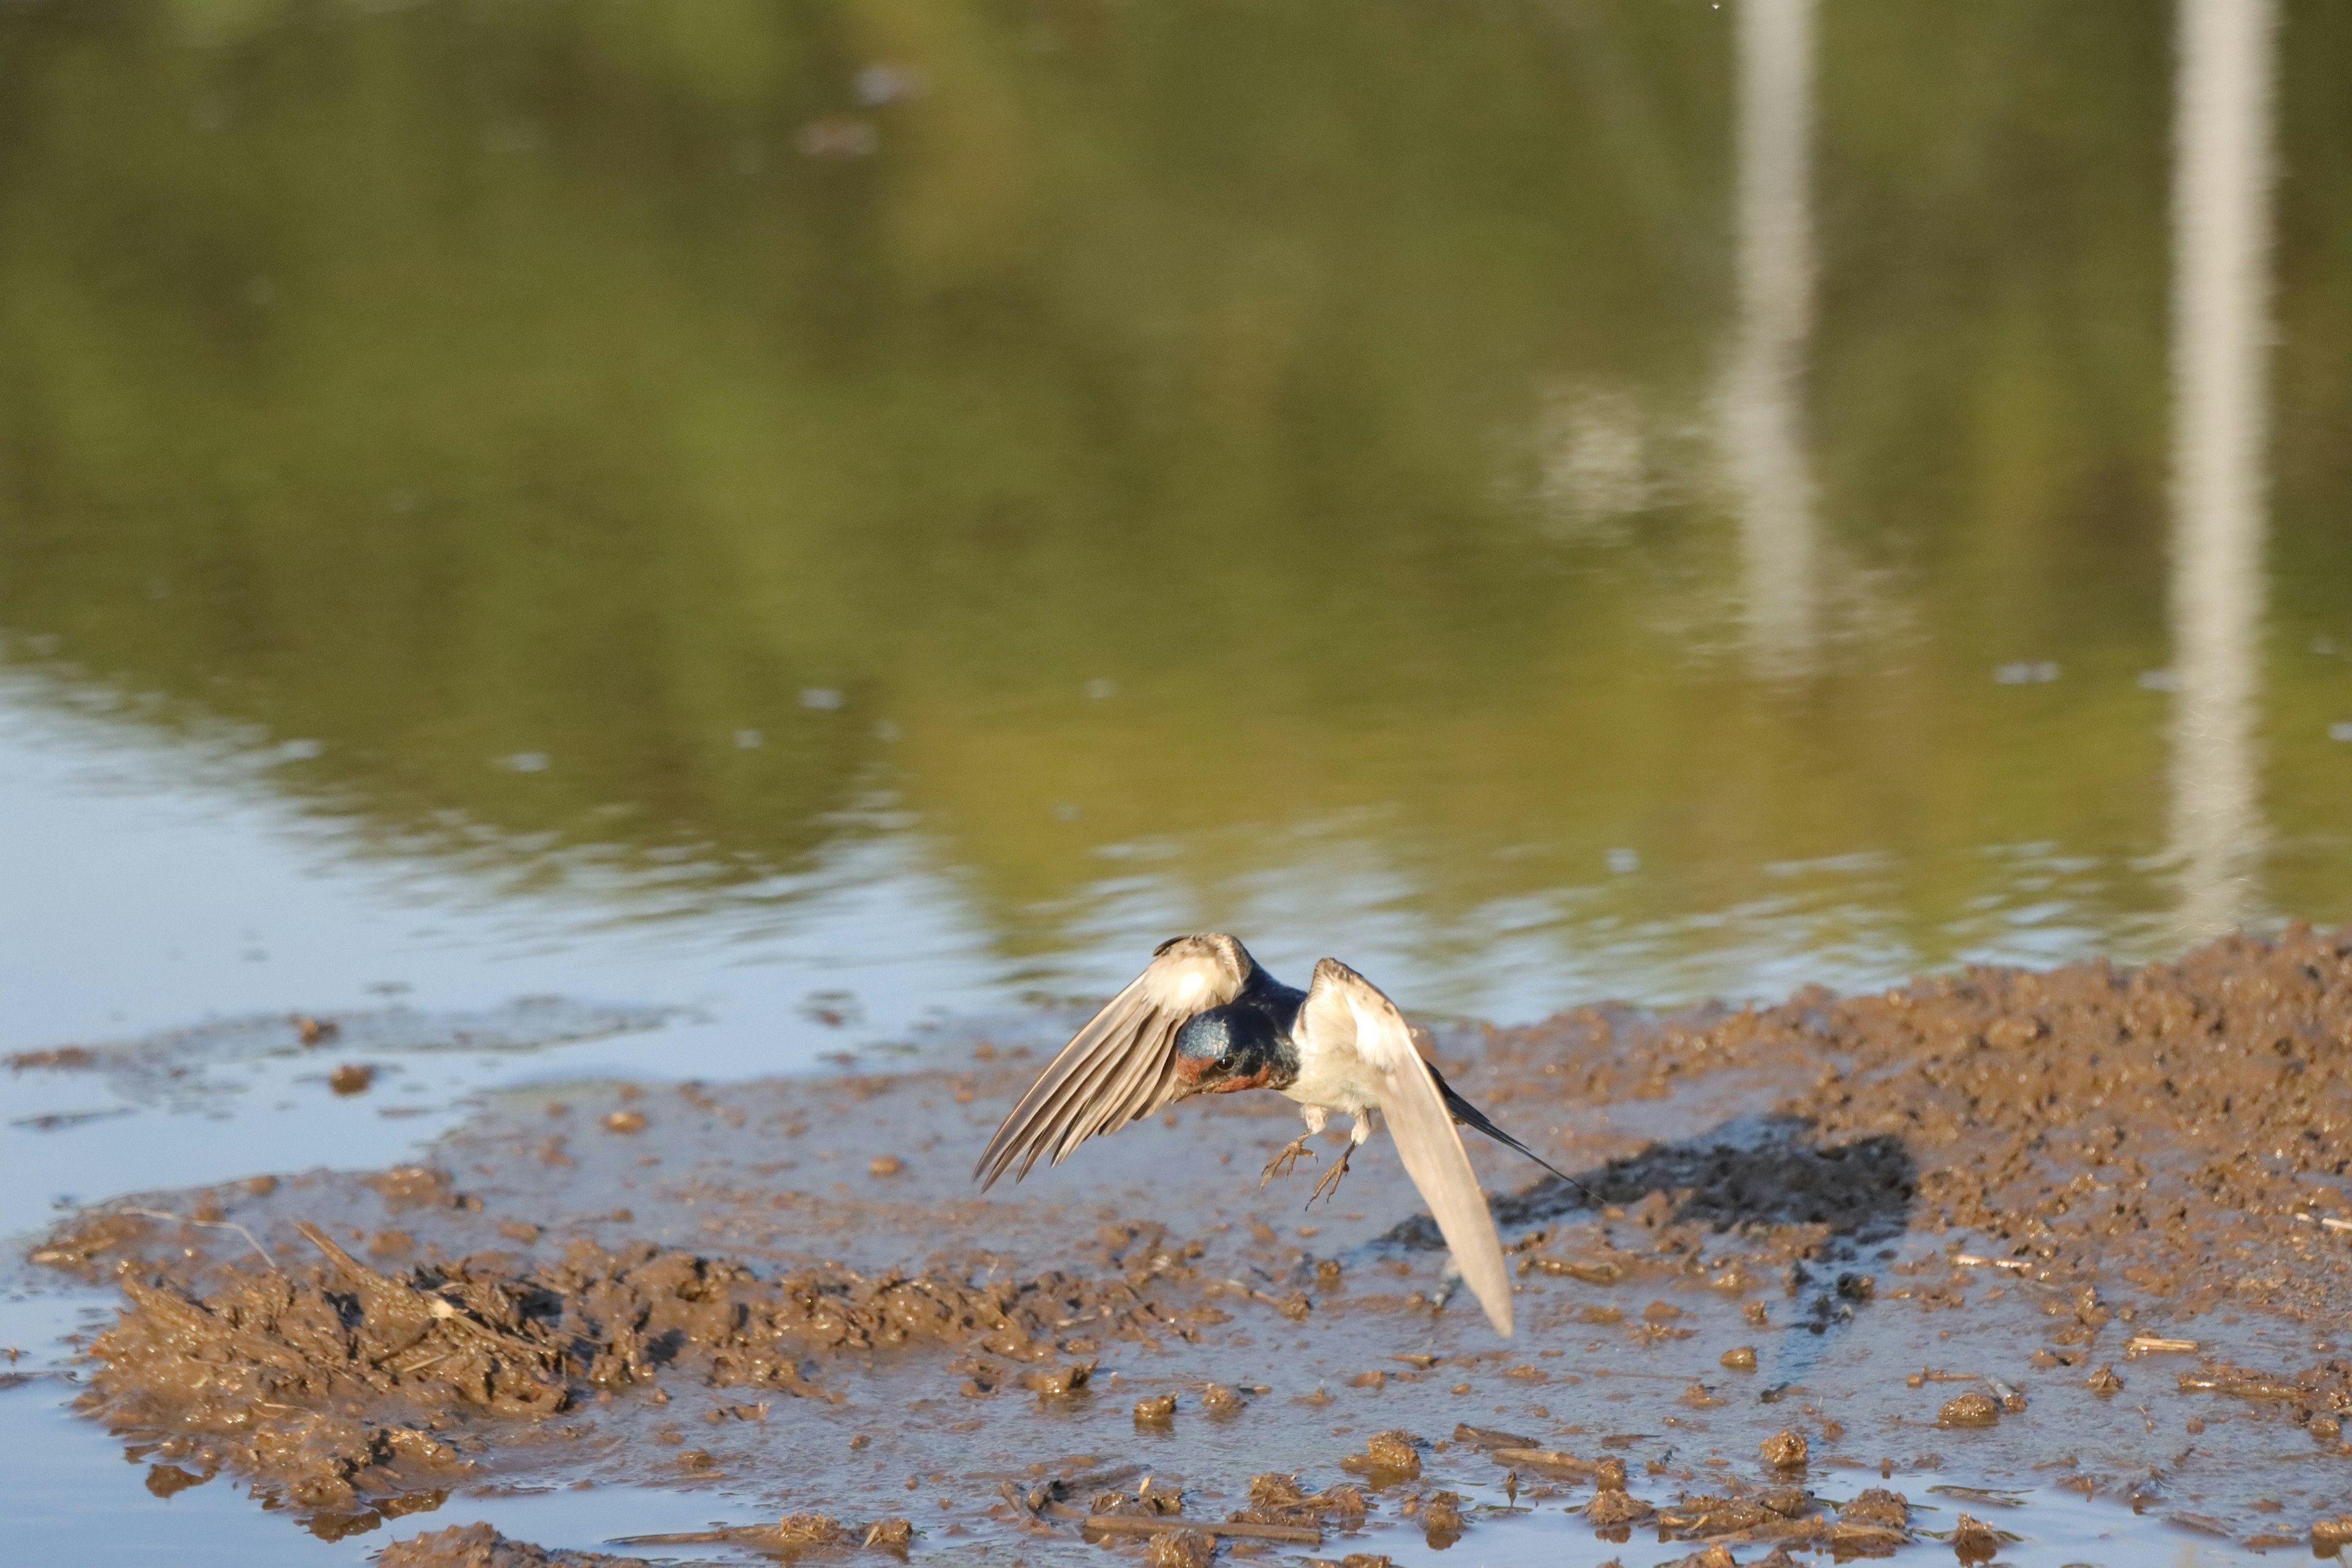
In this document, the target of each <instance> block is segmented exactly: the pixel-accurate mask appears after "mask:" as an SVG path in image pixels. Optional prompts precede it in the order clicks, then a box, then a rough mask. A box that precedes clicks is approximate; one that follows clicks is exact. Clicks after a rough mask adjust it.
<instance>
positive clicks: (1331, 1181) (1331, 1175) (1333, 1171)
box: [1307, 1145, 1356, 1208]
mask: <svg viewBox="0 0 2352 1568" xmlns="http://www.w3.org/2000/svg"><path fill="white" fill-rule="evenodd" d="M1355 1152H1356V1151H1355V1148H1354V1147H1353V1146H1352V1145H1350V1146H1349V1147H1348V1148H1346V1149H1342V1150H1341V1151H1340V1152H1339V1163H1338V1164H1336V1165H1334V1166H1332V1167H1331V1168H1330V1169H1329V1170H1328V1171H1326V1172H1324V1173H1323V1178H1322V1180H1320V1181H1318V1182H1317V1183H1316V1184H1315V1190H1314V1191H1313V1192H1311V1193H1309V1194H1307V1207H1308V1208H1313V1207H1314V1206H1315V1200H1316V1199H1317V1198H1328V1197H1332V1196H1334V1195H1336V1194H1338V1193H1339V1178H1340V1177H1342V1176H1344V1175H1346V1174H1347V1173H1348V1160H1349V1156H1350V1155H1352V1154H1354V1153H1355Z"/></svg>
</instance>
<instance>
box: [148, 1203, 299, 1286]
mask: <svg viewBox="0 0 2352 1568" xmlns="http://www.w3.org/2000/svg"><path fill="white" fill-rule="evenodd" d="M114 1212H115V1213H116V1214H135V1215H138V1216H139V1217H140V1218H141V1219H168V1220H172V1221H173V1222H175V1223H177V1224H180V1225H195V1226H203V1227H204V1228H205V1229H206V1230H233V1231H235V1232H236V1233H237V1235H239V1236H241V1237H245V1242H246V1245H247V1247H252V1248H253V1250H254V1251H256V1252H258V1253H259V1254H261V1261H263V1262H264V1263H267V1264H268V1265H269V1271H270V1272H271V1273H273V1274H282V1273H284V1272H285V1270H284V1269H281V1268H278V1259H276V1258H272V1257H270V1256H269V1248H268V1247H264V1246H262V1245H261V1238H260V1237H257V1236H255V1235H254V1234H253V1232H251V1231H249V1230H247V1229H246V1228H245V1226H241V1225H239V1224H237V1223H236V1221H235V1220H233V1219H190V1218H189V1217H188V1216H187V1215H184V1214H171V1213H168V1212H166V1211H165V1210H163V1209H116V1210H115V1211H114Z"/></svg>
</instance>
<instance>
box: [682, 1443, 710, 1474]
mask: <svg viewBox="0 0 2352 1568" xmlns="http://www.w3.org/2000/svg"><path fill="white" fill-rule="evenodd" d="M677 1462H678V1463H679V1465H681V1466H683V1467H684V1468H687V1469H689V1470H708V1469H710V1468H713V1467H714V1466H716V1465H717V1464H718V1463H719V1461H718V1460H717V1459H715V1458H711V1456H710V1450H709V1449H708V1448H688V1449H686V1450H684V1451H683V1452H681V1453H680V1454H679V1455H678V1457H677Z"/></svg>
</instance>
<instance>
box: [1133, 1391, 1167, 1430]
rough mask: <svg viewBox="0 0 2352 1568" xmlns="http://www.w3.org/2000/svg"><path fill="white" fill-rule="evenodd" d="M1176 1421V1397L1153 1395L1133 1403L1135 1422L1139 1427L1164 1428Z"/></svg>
mask: <svg viewBox="0 0 2352 1568" xmlns="http://www.w3.org/2000/svg"><path fill="white" fill-rule="evenodd" d="M1175 1419H1176V1396H1175V1395H1174V1394H1153V1395H1151V1396H1150V1398H1148V1399H1139V1400H1137V1401H1136V1402H1135V1421H1136V1425H1137V1426H1166V1425H1167V1424H1168V1423H1169V1422H1171V1421H1173V1420H1175Z"/></svg>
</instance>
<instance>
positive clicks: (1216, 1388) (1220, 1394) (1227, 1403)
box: [1201, 1383, 1249, 1415]
mask: <svg viewBox="0 0 2352 1568" xmlns="http://www.w3.org/2000/svg"><path fill="white" fill-rule="evenodd" d="M1201 1408H1202V1409H1203V1410H1205V1411H1207V1412H1208V1413H1209V1414H1210V1415H1234V1414H1236V1413H1238V1412H1240V1411H1243V1410H1246V1409H1248V1408H1249V1401H1247V1400H1245V1399H1244V1398H1243V1397H1242V1396H1241V1395H1240V1394H1235V1393H1234V1391H1233V1390H1232V1389H1230V1388H1227V1387H1226V1386H1225V1385H1224V1384H1222V1383H1213V1384H1209V1386H1208V1387H1207V1388H1206V1389H1204V1390H1203V1391H1202V1394H1201Z"/></svg>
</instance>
